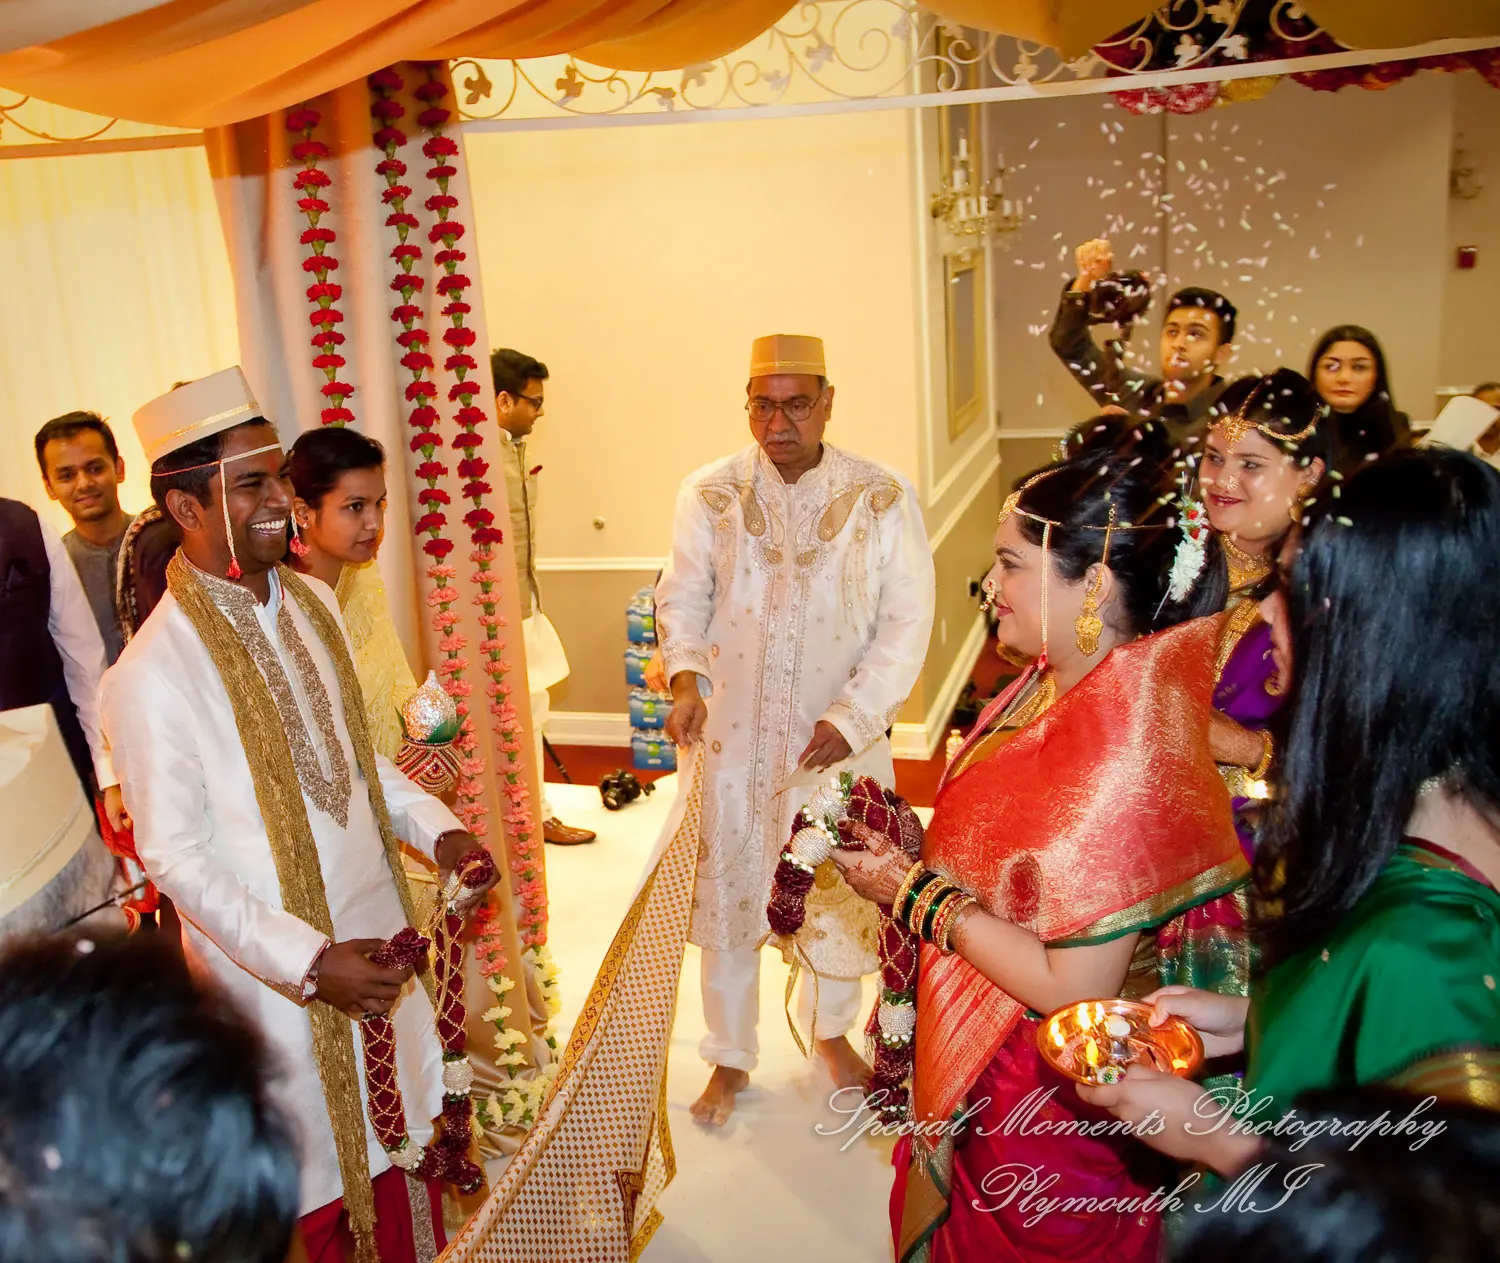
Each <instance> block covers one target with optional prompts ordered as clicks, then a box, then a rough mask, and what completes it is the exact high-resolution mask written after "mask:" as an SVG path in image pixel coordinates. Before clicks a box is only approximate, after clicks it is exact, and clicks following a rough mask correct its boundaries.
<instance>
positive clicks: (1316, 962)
mask: <svg viewBox="0 0 1500 1263" xmlns="http://www.w3.org/2000/svg"><path fill="white" fill-rule="evenodd" d="M1466 867H1467V866H1465V865H1463V864H1462V862H1461V861H1459V860H1458V859H1457V857H1454V856H1451V855H1449V854H1447V853H1446V852H1443V851H1441V850H1440V849H1438V848H1435V847H1432V846H1430V845H1429V844H1427V843H1422V842H1418V841H1416V840H1413V839H1408V840H1407V841H1405V842H1403V843H1402V844H1401V846H1400V848H1399V849H1398V850H1397V852H1396V854H1395V856H1394V857H1392V859H1391V862H1390V863H1389V864H1387V865H1386V867H1385V870H1384V871H1383V872H1382V873H1381V874H1380V876H1379V877H1378V878H1377V879H1376V881H1375V884H1374V886H1373V887H1372V888H1371V889H1370V892H1369V893H1368V894H1367V895H1366V896H1365V897H1364V898H1363V899H1362V900H1360V902H1359V904H1358V905H1357V906H1356V907H1355V909H1354V910H1353V912H1351V913H1350V914H1349V916H1347V917H1346V918H1345V919H1344V920H1343V922H1342V923H1341V924H1340V925H1339V926H1338V928H1337V929H1336V930H1335V932H1334V933H1333V935H1332V936H1331V937H1330V938H1329V939H1328V940H1327V941H1326V942H1325V943H1324V944H1323V945H1322V946H1321V947H1315V948H1309V949H1308V950H1306V951H1303V952H1301V953H1299V954H1298V955H1295V956H1291V957H1288V958H1287V959H1286V960H1284V961H1282V962H1281V963H1279V964H1278V965H1276V966H1275V967H1274V968H1273V969H1271V970H1270V971H1269V973H1268V974H1267V975H1266V977H1265V978H1264V979H1263V980H1260V981H1258V982H1257V984H1256V986H1255V988H1254V993H1253V998H1252V1001H1251V1005H1250V1016H1249V1023H1248V1026H1247V1029H1246V1052H1247V1056H1248V1062H1247V1070H1246V1076H1245V1080H1246V1087H1247V1088H1248V1089H1249V1090H1250V1092H1251V1096H1252V1100H1254V1101H1255V1102H1256V1103H1257V1104H1259V1098H1261V1097H1270V1098H1272V1100H1271V1101H1270V1103H1268V1104H1265V1105H1261V1106H1260V1109H1259V1111H1258V1112H1257V1115H1256V1116H1257V1118H1258V1119H1269V1118H1274V1117H1277V1116H1280V1115H1282V1114H1284V1113H1285V1112H1286V1111H1287V1110H1288V1109H1290V1108H1291V1106H1292V1100H1293V1098H1294V1097H1296V1096H1297V1095H1298V1093H1300V1092H1305V1091H1308V1090H1309V1089H1316V1088H1332V1087H1348V1086H1353V1085H1358V1084H1369V1083H1385V1084H1388V1085H1390V1086H1392V1087H1397V1088H1401V1089H1403V1090H1405V1091H1408V1092H1412V1093H1414V1094H1416V1095H1418V1096H1436V1097H1440V1098H1442V1099H1444V1100H1453V1101H1464V1102H1468V1103H1470V1104H1475V1105H1481V1106H1485V1107H1488V1108H1490V1109H1497V1110H1500V991H1497V990H1496V986H1497V982H1500V892H1497V891H1496V890H1495V888H1494V887H1493V886H1490V885H1489V884H1488V883H1487V882H1485V881H1484V880H1483V879H1482V878H1480V877H1479V876H1478V874H1477V873H1473V870H1468V871H1466Z"/></svg>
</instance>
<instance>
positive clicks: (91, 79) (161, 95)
mask: <svg viewBox="0 0 1500 1263" xmlns="http://www.w3.org/2000/svg"><path fill="white" fill-rule="evenodd" d="M928 7H929V8H931V9H932V10H933V11H934V12H937V13H939V14H941V15H942V16H944V17H948V18H952V19H953V20H954V21H957V22H961V23H963V24H965V25H967V26H975V27H981V28H983V29H986V30H993V31H1002V32H1004V33H1006V34H1009V35H1017V36H1021V37H1024V38H1027V39H1034V40H1039V41H1041V42H1043V43H1046V44H1051V45H1054V46H1056V47H1058V48H1060V49H1062V50H1063V52H1064V53H1065V54H1067V55H1069V56H1072V55H1075V54H1078V53H1081V52H1083V51H1085V50H1086V49H1087V48H1089V47H1090V46H1091V45H1093V44H1095V43H1097V42H1099V41H1100V40H1102V39H1104V38H1105V37H1107V36H1109V35H1111V34H1112V33H1114V32H1115V31H1118V30H1119V29H1120V28H1121V27H1123V26H1126V25H1127V24H1129V23H1130V22H1131V21H1133V20H1135V19H1138V18H1140V17H1143V16H1145V15H1146V14H1147V13H1149V12H1150V11H1151V9H1152V8H1153V7H1154V5H1153V4H1152V0H929V3H928ZM1303 7H1304V8H1305V9H1306V10H1307V11H1308V12H1309V13H1310V14H1311V15H1312V16H1313V17H1314V18H1316V19H1317V20H1318V21H1319V22H1321V23H1322V24H1323V25H1324V26H1325V27H1326V28H1327V29H1328V30H1329V31H1330V32H1331V33H1332V34H1333V35H1334V36H1335V37H1336V38H1338V39H1339V40H1341V41H1343V42H1344V43H1346V44H1350V45H1352V46H1355V47H1364V48H1392V47H1400V46H1406V45H1411V44H1419V43H1424V42H1426V41H1428V40H1434V39H1442V38H1450V37H1453V38H1458V37H1470V38H1472V37H1482V36H1491V35H1500V3H1497V2H1496V0H1423V2H1422V3H1413V0H1306V3H1305V4H1304V6H1303ZM787 8H788V4H787V0H0V86H3V87H5V88H7V89H11V90H13V91H16V92H23V93H28V94H30V95H32V96H36V97H40V98H41V99H43V100H46V101H52V102H56V103H57V104H59V105H65V106H70V107H72V108H74V109H81V110H87V111H89V112H91V113H96V114H104V115H109V116H118V117H122V118H130V119H136V120H139V121H141V122H147V123H158V124H164V125H170V126H177V127H212V126H218V125H222V124H226V123H232V122H237V121H239V120H241V119H245V118H251V117H254V116H255V115H258V114H264V113H267V112H269V111H271V110H274V109H279V108H283V107H285V106H288V105H291V104H294V103H296V102H297V101H301V100H304V99H306V98H308V97H311V96H315V95H317V94H319V93H321V92H326V91H329V90H331V89H333V88H336V87H338V86H339V85H341V84H344V83H349V82H351V81H353V80H355V79H359V78H361V77H362V76H364V75H367V74H369V73H370V72H371V71H373V70H377V69H379V68H380V67H381V66H385V65H389V64H390V63H392V62H396V61H400V60H403V59H411V58H417V59H421V58H451V57H460V56H463V57H496V58H510V57H537V56H545V55H548V54H553V53H575V54H577V55H578V56H579V57H580V58H581V59H583V60H586V61H590V62H594V63H595V64H598V65H605V66H614V67H618V68H620V69H625V70H655V69H660V70H669V69H676V68H679V67H683V66H688V65H692V64H694V63H696V62H702V61H709V60H712V59H713V58H716V57H720V56H722V55H724V54H725V53H728V52H730V51H732V50H733V49H735V48H738V47H740V46H742V45H744V44H746V43H748V42H749V41H750V40H752V39H753V38H754V37H755V36H756V35H757V34H759V33H760V32H762V31H764V30H766V29H767V28H768V27H770V26H772V25H773V24H774V23H775V22H776V21H777V20H778V19H779V18H780V17H781V16H782V14H784V13H785V12H786V11H787Z"/></svg>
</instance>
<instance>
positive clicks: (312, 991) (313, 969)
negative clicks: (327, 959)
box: [302, 943, 333, 1003]
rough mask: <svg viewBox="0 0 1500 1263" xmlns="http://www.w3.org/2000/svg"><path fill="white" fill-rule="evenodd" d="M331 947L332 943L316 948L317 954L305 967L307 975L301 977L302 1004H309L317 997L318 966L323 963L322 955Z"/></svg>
mask: <svg viewBox="0 0 1500 1263" xmlns="http://www.w3.org/2000/svg"><path fill="white" fill-rule="evenodd" d="M332 946H333V944H332V943H324V944H323V946H322V947H320V948H318V954H317V955H316V956H314V957H313V961H312V964H311V965H309V966H308V967H307V973H305V974H304V975H303V976H302V999H303V1002H304V1003H307V1002H310V1001H311V1000H313V999H315V998H316V997H317V994H318V966H319V965H321V964H322V963H323V953H324V952H326V951H327V950H328V949H329V948H330V947H332Z"/></svg>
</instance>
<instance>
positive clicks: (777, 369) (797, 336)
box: [750, 333, 828, 377]
mask: <svg viewBox="0 0 1500 1263" xmlns="http://www.w3.org/2000/svg"><path fill="white" fill-rule="evenodd" d="M778 373H798V374H803V373H805V374H807V375H808V376H811V377H827V376H828V370H827V368H826V367H824V363H823V339H822V338H813V337H809V336H808V335H807V334H805V333H773V334H770V335H769V336H767V337H764V338H756V339H755V341H754V342H753V343H751V344H750V376H751V377H774V376H775V375H776V374H778Z"/></svg>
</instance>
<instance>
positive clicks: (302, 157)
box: [286, 103, 354, 425]
mask: <svg viewBox="0 0 1500 1263" xmlns="http://www.w3.org/2000/svg"><path fill="white" fill-rule="evenodd" d="M322 121H323V116H322V114H320V113H319V112H318V111H317V110H315V109H313V108H311V107H310V106H308V105H307V104H306V103H304V104H302V105H300V106H298V107H297V108H296V109H294V110H288V111H287V115H286V127H287V130H288V131H289V132H294V133H298V132H300V133H301V135H302V139H301V140H299V141H297V142H296V143H295V144H294V145H293V146H292V157H294V158H296V159H297V161H298V162H300V163H302V170H300V171H299V172H297V175H296V177H295V178H294V179H293V181H292V187H293V188H295V189H296V190H297V192H298V193H299V194H300V195H301V196H300V197H299V198H298V199H297V209H298V210H300V211H301V212H302V213H303V214H304V215H305V216H306V217H307V228H306V229H305V230H304V231H303V233H302V244H303V245H305V246H309V247H311V249H312V253H311V254H309V255H308V256H307V258H305V259H303V260H302V270H303V271H304V272H307V273H308V274H310V275H311V276H312V277H313V283H312V284H311V285H309V286H308V287H307V300H308V302H310V303H312V304H314V307H313V310H312V312H311V313H309V317H308V319H309V320H310V322H311V324H312V327H313V329H314V333H313V335H312V344H313V347H314V349H315V351H316V354H315V355H314V356H313V367H314V368H317V369H321V370H322V371H323V374H324V376H325V377H326V378H327V381H326V382H325V383H324V385H323V388H322V394H323V397H324V398H325V399H326V400H327V401H328V403H327V406H326V407H325V408H324V409H323V412H322V420H323V424H324V425H344V424H346V423H348V422H350V421H353V420H354V413H353V412H352V411H350V409H348V408H346V407H345V406H344V401H345V400H346V399H348V398H349V396H351V395H352V394H353V393H354V387H353V386H350V385H349V384H348V383H347V382H341V381H339V380H338V371H339V369H341V368H343V367H344V364H345V363H346V361H345V359H344V357H343V356H342V355H340V354H339V352H338V348H339V347H340V346H342V345H343V343H344V335H343V334H342V333H340V332H339V331H338V330H337V329H335V328H334V326H335V325H337V324H341V323H342V322H343V319H344V313H343V312H341V311H339V310H338V309H337V308H336V307H334V305H333V304H334V303H336V302H338V300H339V298H340V297H342V295H343V292H344V291H343V287H342V286H340V285H337V284H335V283H334V282H332V281H330V280H329V279H328V276H329V273H331V272H334V271H336V270H337V269H338V266H339V261H338V259H337V258H335V257H334V256H333V255H332V254H330V253H329V252H328V247H329V246H331V245H333V243H334V242H335V241H337V240H338V234H337V233H335V232H334V231H333V229H332V228H328V227H326V226H323V225H322V224H320V222H319V221H320V220H321V219H322V218H323V216H324V215H326V214H327V213H328V210H329V204H328V198H327V193H328V190H329V188H330V186H331V185H332V183H333V180H332V178H331V177H330V176H329V174H328V172H326V171H324V170H322V169H321V168H320V167H319V166H318V163H319V162H321V161H322V160H323V159H324V158H327V157H330V156H331V155H330V152H329V149H328V146H327V145H325V144H324V143H323V142H322V141H321V140H314V139H313V132H314V131H315V130H317V126H318V124H319V123H321V122H322Z"/></svg>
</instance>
